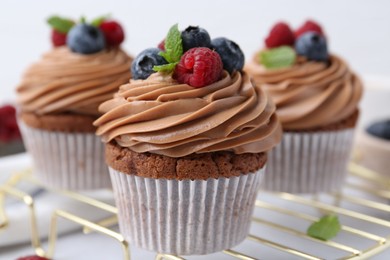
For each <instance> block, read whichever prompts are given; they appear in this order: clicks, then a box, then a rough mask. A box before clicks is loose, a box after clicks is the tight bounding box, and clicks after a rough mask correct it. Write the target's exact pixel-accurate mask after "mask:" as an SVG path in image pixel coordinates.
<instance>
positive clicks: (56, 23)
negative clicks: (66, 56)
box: [47, 16, 74, 47]
mask: <svg viewBox="0 0 390 260" xmlns="http://www.w3.org/2000/svg"><path fill="white" fill-rule="evenodd" d="M47 23H48V24H49V25H50V27H52V29H53V30H52V32H51V41H52V43H53V46H55V47H59V46H63V45H65V44H66V35H67V34H68V32H69V30H70V29H71V28H72V27H73V26H74V22H73V21H72V20H70V19H66V18H61V17H59V16H52V17H50V18H49V19H48V20H47Z"/></svg>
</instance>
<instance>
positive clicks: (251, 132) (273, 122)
mask: <svg viewBox="0 0 390 260" xmlns="http://www.w3.org/2000/svg"><path fill="white" fill-rule="evenodd" d="M99 109H100V111H101V112H103V113H104V114H103V116H101V117H100V118H99V119H98V120H96V121H95V123H94V124H95V125H96V126H98V130H97V134H98V135H102V136H103V140H104V141H105V142H109V141H110V140H113V139H115V140H116V142H117V143H118V144H119V145H120V146H122V147H128V148H129V149H131V150H132V151H135V152H138V153H143V152H151V153H156V154H162V155H166V156H170V157H181V156H185V155H189V154H192V153H205V152H215V151H232V152H234V153H236V154H241V153H260V152H265V151H267V150H269V149H271V148H272V147H273V146H275V145H276V144H277V143H278V142H279V141H280V139H281V127H280V124H279V121H278V120H277V117H276V115H275V106H274V104H273V103H272V102H271V101H270V99H269V97H268V95H267V94H266V93H265V92H263V90H262V89H261V88H259V87H258V86H255V85H253V84H252V82H251V81H250V79H249V77H248V76H247V75H246V74H241V73H238V72H237V73H234V74H232V75H229V74H228V73H227V72H226V71H224V74H223V77H222V79H221V80H219V81H217V82H215V83H213V84H211V85H208V86H206V87H203V88H193V87H191V86H189V85H187V84H179V83H178V82H176V81H175V80H173V79H172V78H171V77H169V76H163V75H161V74H159V73H155V74H152V75H151V76H150V77H149V78H148V79H146V80H132V81H130V83H129V84H125V85H122V86H121V87H120V89H119V92H118V93H117V94H116V95H115V97H114V98H113V99H111V100H109V101H106V102H105V103H103V104H102V105H101V106H100V107H99Z"/></svg>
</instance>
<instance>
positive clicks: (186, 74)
mask: <svg viewBox="0 0 390 260" xmlns="http://www.w3.org/2000/svg"><path fill="white" fill-rule="evenodd" d="M222 70H223V64H222V60H221V57H220V56H219V54H218V53H217V52H215V51H212V50H211V49H209V48H206V47H199V48H192V49H190V50H188V51H187V52H186V53H184V55H183V56H182V57H181V59H180V62H179V63H178V64H177V65H176V68H175V72H174V74H173V77H174V78H175V79H176V80H177V81H178V82H180V83H186V84H188V85H190V86H192V87H195V88H201V87H204V86H207V85H210V84H212V83H214V82H216V81H217V80H219V79H220V78H221V74H222Z"/></svg>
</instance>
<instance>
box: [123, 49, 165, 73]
mask: <svg viewBox="0 0 390 260" xmlns="http://www.w3.org/2000/svg"><path fill="white" fill-rule="evenodd" d="M160 51H161V50H160V49H158V48H149V49H146V50H144V51H142V52H141V53H140V54H138V56H137V57H135V59H134V61H133V63H132V64H131V73H132V74H131V75H132V77H133V79H146V78H147V77H149V76H150V75H151V74H152V73H154V72H155V71H154V70H153V66H154V65H163V64H167V61H166V60H165V59H164V58H163V57H161V56H160V55H158V54H159V53H160Z"/></svg>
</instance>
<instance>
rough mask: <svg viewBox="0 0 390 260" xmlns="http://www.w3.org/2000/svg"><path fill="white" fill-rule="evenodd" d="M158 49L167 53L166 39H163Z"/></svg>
mask: <svg viewBox="0 0 390 260" xmlns="http://www.w3.org/2000/svg"><path fill="white" fill-rule="evenodd" d="M157 48H159V49H160V50H162V51H165V39H163V40H162V41H161V42H160V43H159V44H158V45H157Z"/></svg>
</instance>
